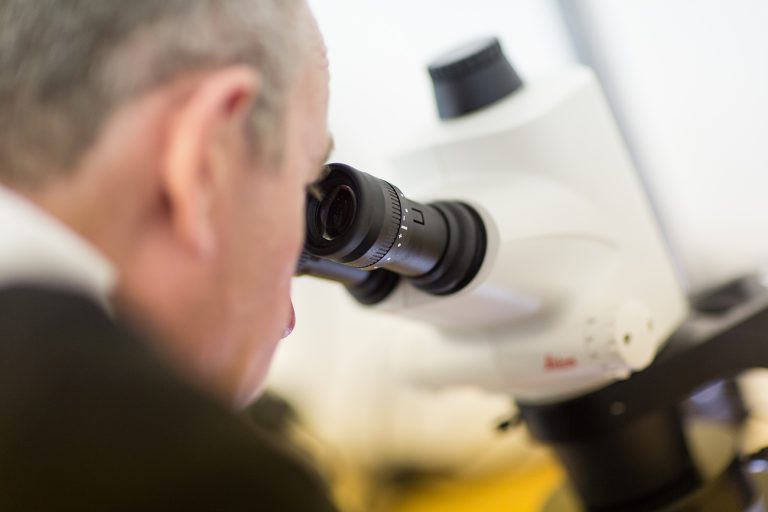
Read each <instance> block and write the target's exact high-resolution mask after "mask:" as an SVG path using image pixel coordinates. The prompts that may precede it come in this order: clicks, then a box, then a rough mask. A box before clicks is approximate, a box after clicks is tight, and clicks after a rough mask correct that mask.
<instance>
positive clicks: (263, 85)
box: [0, 0, 331, 511]
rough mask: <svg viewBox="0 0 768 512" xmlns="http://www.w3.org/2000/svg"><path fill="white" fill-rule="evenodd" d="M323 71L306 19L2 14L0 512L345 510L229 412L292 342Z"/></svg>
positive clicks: (176, 9) (187, 0) (176, 5)
mask: <svg viewBox="0 0 768 512" xmlns="http://www.w3.org/2000/svg"><path fill="white" fill-rule="evenodd" d="M325 60H326V59H325V56H324V48H323V43H322V40H321V37H320V35H319V33H318V30H317V27H316V25H315V23H314V21H313V18H312V16H311V14H310V13H309V11H308V8H307V6H306V5H305V4H304V3H303V1H302V0H130V1H124V0H67V1H62V0H0V510H4V511H5V510H24V511H37V510H78V511H83V510H100V511H106V510H216V511H218V510H222V511H223V510H269V511H290V510H302V511H310V510H330V509H331V506H330V504H329V503H328V501H327V498H326V497H325V495H324V494H323V492H322V491H321V490H320V488H319V486H317V485H316V484H315V481H314V480H313V478H312V477H311V476H309V475H308V474H305V473H304V472H303V471H301V470H300V469H299V467H298V466H295V465H293V464H292V463H290V462H289V461H287V460H286V459H285V458H284V457H283V456H282V454H280V453H277V452H276V451H275V450H274V449H272V448H270V447H269V446H267V445H266V444H265V443H263V442H259V441H258V438H257V437H255V436H254V434H253V432H252V431H251V430H250V429H249V428H247V427H246V426H245V424H243V423H241V422H240V421H238V420H237V419H236V418H235V416H234V414H232V413H231V412H230V411H231V410H232V409H234V408H236V407H242V406H244V405H246V404H248V403H249V402H250V401H252V400H253V399H254V398H255V397H256V396H257V395H258V394H259V391H260V390H261V387H262V385H263V381H264V378H265V373H266V370H267V368H268V366H269V362H270V359H271V357H272V354H273V351H274V349H275V346H276V344H277V342H278V341H279V339H280V338H281V337H283V336H284V335H285V334H287V333H288V332H289V331H290V329H291V328H292V325H293V310H292V307H291V304H290V298H289V286H290V279H291V276H292V273H293V270H294V266H295V262H296V259H297V257H298V254H299V251H300V248H301V245H302V240H303V223H302V216H303V209H304V206H303V204H304V203H303V201H304V195H305V187H306V186H307V184H309V183H311V182H313V181H314V180H316V178H317V176H318V173H319V171H320V169H321V166H322V164H323V163H324V161H325V160H326V158H327V156H328V155H327V153H328V151H329V138H328V135H327V129H326V110H327V101H328V91H327V84H328V74H327V64H326V62H325ZM127 326H130V327H127Z"/></svg>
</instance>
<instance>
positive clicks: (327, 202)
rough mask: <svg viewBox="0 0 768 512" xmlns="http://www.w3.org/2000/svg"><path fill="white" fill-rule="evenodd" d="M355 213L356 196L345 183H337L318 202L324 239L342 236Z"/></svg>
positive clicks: (353, 218) (329, 239)
mask: <svg viewBox="0 0 768 512" xmlns="http://www.w3.org/2000/svg"><path fill="white" fill-rule="evenodd" d="M356 214H357V197H356V196H355V192H354V191H353V190H352V189H351V188H350V187H349V186H347V185H338V186H336V187H335V188H334V189H333V190H331V191H330V192H329V193H328V194H326V196H325V197H324V198H323V200H322V202H321V203H320V228H321V229H320V231H321V232H322V233H323V238H324V239H325V240H328V241H329V242H330V241H333V240H336V239H337V238H338V237H340V236H343V235H344V234H345V233H346V232H347V231H348V230H349V228H350V227H351V226H352V223H353V221H354V220H355V215H356Z"/></svg>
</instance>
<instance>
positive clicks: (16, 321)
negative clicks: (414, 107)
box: [0, 287, 334, 512]
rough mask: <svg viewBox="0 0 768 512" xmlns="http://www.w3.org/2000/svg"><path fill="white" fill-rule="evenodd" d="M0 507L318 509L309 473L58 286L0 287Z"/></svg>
mask: <svg viewBox="0 0 768 512" xmlns="http://www.w3.org/2000/svg"><path fill="white" fill-rule="evenodd" d="M0 510H1V511H4V512H5V511H23V512H35V511H78V512H84V511H99V512H105V511H123V510H125V511H128V510H131V511H141V510H163V511H177V510H178V511H198V510H199V511H222V512H224V511H246V510H247V511H269V512H273V511H274V512H283V511H285V512H292V511H297V512H299V511H300V512H315V511H317V512H326V511H328V512H330V511H332V510H334V509H333V506H332V505H331V504H330V501H329V500H328V498H327V495H326V492H325V489H324V487H323V485H322V484H321V482H320V480H319V478H317V477H316V475H314V474H313V473H311V472H310V471H309V470H307V469H306V468H305V467H304V466H303V465H302V464H300V463H299V462H298V460H296V459H294V458H293V457H291V456H290V455H289V454H288V453H286V452H284V451H283V450H281V449H280V448H279V447H278V446H276V445H274V444H273V443H270V442H268V441H267V440H266V438H265V437H263V436H262V435H261V434H260V433H259V432H258V431H257V430H255V429H253V428H251V427H250V426H249V425H248V424H246V423H245V422H244V421H242V420H241V419H239V418H237V417H235V416H234V415H233V414H232V413H230V412H229V411H228V410H227V409H226V408H225V407H223V406H222V405H220V404H218V403H217V402H215V401H213V400H211V399H209V398H208V397H206V396H205V395H204V394H202V393H200V392H198V391H197V390H195V389H194V388H193V387H191V386H189V385H187V384H186V383H184V382H183V381H182V380H180V379H178V378H176V377H175V376H174V375H173V373H172V372H170V371H169V370H168V369H167V368H166V367H165V366H164V365H163V364H162V363H161V362H160V360H159V359H157V358H156V357H155V356H154V355H153V353H152V352H151V351H150V350H149V349H148V344H147V343H145V342H144V341H142V339H140V338H139V337H138V336H137V335H136V334H135V333H134V332H132V331H131V330H130V329H127V328H125V327H121V326H119V325H117V324H116V323H115V322H113V321H112V320H111V319H110V317H109V316H108V315H107V314H105V312H104V311H103V310H102V309H101V308H100V307H99V306H98V305H96V304H95V303H94V302H92V301H91V300H89V299H87V298H85V297H83V296H79V295H76V294H74V293H70V292H63V291H55V290H47V289H35V288H22V287H17V288H5V289H0Z"/></svg>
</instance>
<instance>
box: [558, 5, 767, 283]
mask: <svg viewBox="0 0 768 512" xmlns="http://www.w3.org/2000/svg"><path fill="white" fill-rule="evenodd" d="M559 4H561V5H562V7H563V8H564V11H565V13H566V16H567V18H568V20H569V21H570V22H571V24H572V25H573V26H574V27H575V28H576V31H577V32H578V35H579V36H580V40H581V43H582V44H581V46H580V49H581V50H582V51H581V55H582V56H583V57H584V58H585V60H587V62H588V63H589V64H590V65H592V66H593V67H595V68H596V69H597V71H598V73H599V76H600V78H601V80H602V82H603V86H604V87H605V88H606V90H607V92H608V93H609V95H610V97H611V100H612V103H613V105H614V107H615V111H616V113H617V115H618V117H619V120H620V122H621V123H622V125H623V127H624V131H625V137H626V138H627V140H628V142H629V144H630V146H631V147H632V150H633V153H634V155H635V157H636V160H637V163H638V166H639V170H640V171H641V173H642V174H643V175H644V177H645V180H646V183H647V185H648V187H649V190H650V192H651V195H652V196H653V199H654V201H655V203H656V206H657V209H658V211H659V213H660V215H661V219H662V221H663V224H664V226H665V228H666V231H667V235H668V238H669V240H670V242H671V246H672V249H673V251H674V253H675V254H676V255H677V257H678V259H679V262H680V264H681V266H682V269H683V271H684V274H685V276H686V278H687V281H688V283H687V284H688V287H689V288H690V289H691V291H697V290H700V289H702V288H706V287H709V286H713V285H717V284H719V283H721V282H723V281H725V280H728V279H730V278H733V277H735V276H738V275H740V274H742V273H744V272H747V271H750V270H754V269H755V267H757V266H759V265H760V264H762V263H765V262H768V30H766V27H768V2H765V1H764V0H727V1H726V0H622V1H620V2H618V1H613V0H560V2H559Z"/></svg>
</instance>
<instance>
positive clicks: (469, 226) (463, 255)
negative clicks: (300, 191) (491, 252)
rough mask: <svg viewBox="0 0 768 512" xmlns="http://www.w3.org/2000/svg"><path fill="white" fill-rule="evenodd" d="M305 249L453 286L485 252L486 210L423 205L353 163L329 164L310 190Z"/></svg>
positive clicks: (435, 285)
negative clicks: (357, 168) (325, 171)
mask: <svg viewBox="0 0 768 512" xmlns="http://www.w3.org/2000/svg"><path fill="white" fill-rule="evenodd" d="M306 225H307V237H306V244H305V249H306V251H307V252H308V253H310V254H311V255H313V256H316V257H318V258H324V259H328V260H331V261H335V262H337V263H341V264H343V265H346V266H349V267H355V268H359V269H364V270H378V269H386V270H389V271H391V272H393V273H396V274H398V275H400V276H405V277H408V278H411V281H412V283H413V284H414V285H415V286H416V287H418V288H420V289H422V290H424V291H426V292H429V293H432V294H436V295H445V294H450V293H455V292H457V291H459V290H460V289H461V288H463V287H464V286H466V285H467V284H468V283H469V282H470V281H471V280H472V278H474V276H475V275H476V274H477V272H478V271H479V269H480V266H481V264H482V262H483V259H484V256H485V251H486V243H487V242H486V232H485V227H484V225H483V222H482V220H481V218H480V216H479V215H478V214H477V212H475V211H474V210H473V209H472V208H471V207H469V206H467V205H465V204H463V203H460V202H440V203H434V204H431V205H424V204H421V203H418V202H416V201H412V200H410V199H408V198H406V197H405V195H404V194H403V193H402V192H401V191H400V190H399V189H398V188H397V187H395V186H393V185H391V184H390V183H388V182H386V181H384V180H380V179H378V178H375V177H373V176H371V175H369V174H366V173H364V172H361V171H358V170H356V169H354V168H352V167H350V166H348V165H344V164H331V165H329V173H328V174H327V176H326V177H325V178H324V179H323V180H322V181H321V182H320V183H318V184H317V186H316V187H315V192H314V193H310V194H309V195H308V197H307V223H306Z"/></svg>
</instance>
